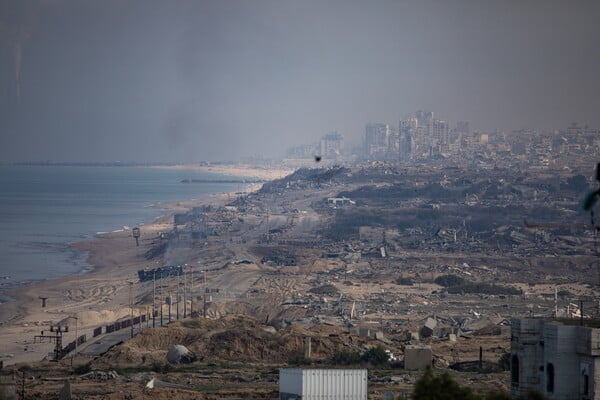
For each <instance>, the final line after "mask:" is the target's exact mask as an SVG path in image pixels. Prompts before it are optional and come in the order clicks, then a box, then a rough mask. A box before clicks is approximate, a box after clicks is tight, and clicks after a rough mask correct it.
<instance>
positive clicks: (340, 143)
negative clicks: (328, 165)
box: [320, 132, 344, 157]
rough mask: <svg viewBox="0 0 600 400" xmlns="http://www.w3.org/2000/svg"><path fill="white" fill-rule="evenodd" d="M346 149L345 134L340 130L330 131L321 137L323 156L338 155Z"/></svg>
mask: <svg viewBox="0 0 600 400" xmlns="http://www.w3.org/2000/svg"><path fill="white" fill-rule="evenodd" d="M343 149H344V136H343V135H342V134H340V133H338V132H330V133H328V134H327V135H324V136H323V137H322V138H321V143H320V150H321V155H322V156H323V157H337V156H339V155H341V154H342V151H343Z"/></svg>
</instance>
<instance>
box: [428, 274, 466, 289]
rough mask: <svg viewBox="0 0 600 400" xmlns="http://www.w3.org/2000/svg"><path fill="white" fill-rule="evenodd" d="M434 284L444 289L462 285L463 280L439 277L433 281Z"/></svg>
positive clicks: (445, 276) (448, 276)
mask: <svg viewBox="0 0 600 400" xmlns="http://www.w3.org/2000/svg"><path fill="white" fill-rule="evenodd" d="M433 282H434V283H437V284H438V285H440V286H444V287H452V286H458V285H463V284H464V283H465V280H464V279H463V278H461V277H460V276H457V275H440V276H438V277H437V278H435V279H434V281H433Z"/></svg>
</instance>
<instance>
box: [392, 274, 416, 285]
mask: <svg viewBox="0 0 600 400" xmlns="http://www.w3.org/2000/svg"><path fill="white" fill-rule="evenodd" d="M413 284H414V282H413V280H412V278H408V277H407V278H405V277H402V276H401V277H399V278H398V279H396V285H402V286H412V285H413Z"/></svg>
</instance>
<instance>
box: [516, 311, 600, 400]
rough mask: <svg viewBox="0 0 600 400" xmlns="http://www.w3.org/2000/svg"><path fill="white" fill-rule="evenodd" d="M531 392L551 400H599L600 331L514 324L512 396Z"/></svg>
mask: <svg viewBox="0 0 600 400" xmlns="http://www.w3.org/2000/svg"><path fill="white" fill-rule="evenodd" d="M573 321H576V322H579V321H578V320H570V321H567V320H565V322H573ZM596 322H597V321H596ZM529 390H536V391H538V392H540V393H542V394H543V395H545V396H546V397H547V398H548V399H550V400H592V399H594V400H600V329H598V328H592V327H589V326H574V325H563V324H561V323H560V322H557V321H546V320H542V319H517V320H513V322H512V337H511V395H512V396H513V397H517V396H520V395H524V394H526V393H527V392H528V391H529Z"/></svg>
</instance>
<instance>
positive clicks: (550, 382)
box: [546, 363, 554, 393]
mask: <svg viewBox="0 0 600 400" xmlns="http://www.w3.org/2000/svg"><path fill="white" fill-rule="evenodd" d="M546 392H548V393H553V392H554V364H552V363H548V364H546Z"/></svg>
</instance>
